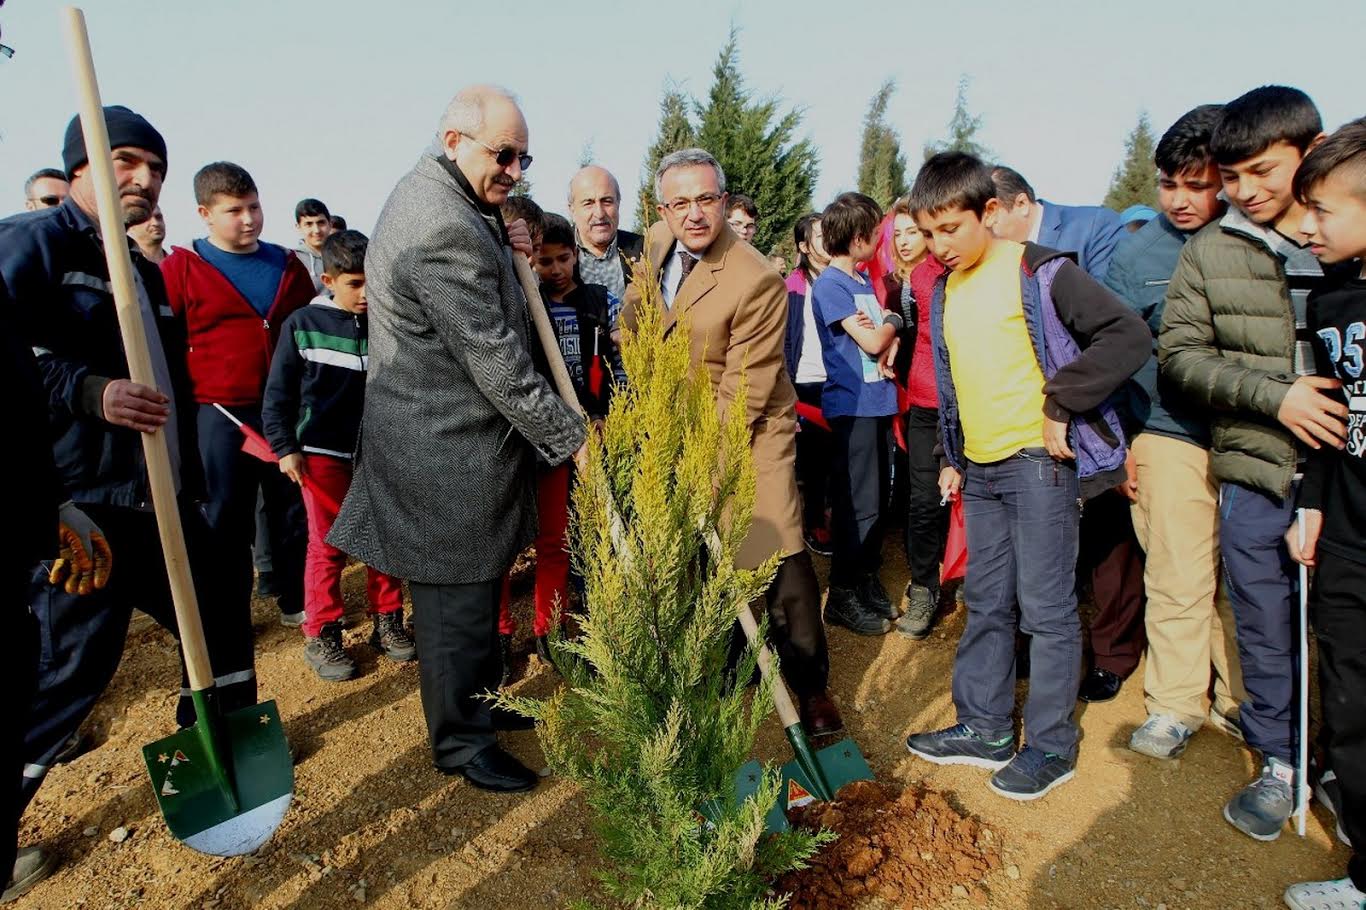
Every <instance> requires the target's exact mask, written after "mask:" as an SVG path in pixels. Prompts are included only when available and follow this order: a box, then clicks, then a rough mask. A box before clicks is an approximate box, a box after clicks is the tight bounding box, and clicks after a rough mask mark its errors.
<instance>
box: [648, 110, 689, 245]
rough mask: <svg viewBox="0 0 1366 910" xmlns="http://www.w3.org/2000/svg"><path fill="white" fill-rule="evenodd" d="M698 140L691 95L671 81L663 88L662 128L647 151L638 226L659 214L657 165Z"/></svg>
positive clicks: (660, 122) (649, 221)
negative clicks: (684, 92)
mask: <svg viewBox="0 0 1366 910" xmlns="http://www.w3.org/2000/svg"><path fill="white" fill-rule="evenodd" d="M696 144H697V134H696V132H695V131H694V130H693V126H692V121H691V120H689V119H688V97H687V96H686V95H684V94H683V93H682V92H681V91H679V90H678V89H677V88H676V87H674V86H672V85H670V86H668V87H666V88H665V89H664V97H663V99H662V100H661V101H660V102H659V132H658V133H657V134H656V135H655V141H654V142H653V143H652V144H651V145H650V148H649V150H648V151H647V152H646V153H645V165H644V168H643V171H644V172H643V174H642V175H641V181H640V196H639V208H638V209H637V211H636V230H637V231H639V232H641V233H644V231H645V228H646V227H648V226H649V224H650V223H651V222H652V221H654V220H655V219H656V218H657V217H658V216H657V215H656V214H655V202H656V200H655V168H656V167H658V166H659V162H660V161H661V160H662V159H663V158H664V156H665V155H667V154H669V153H670V152H676V151H678V150H679V149H685V148H688V147H689V146H693V145H696Z"/></svg>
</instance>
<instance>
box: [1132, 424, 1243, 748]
mask: <svg viewBox="0 0 1366 910" xmlns="http://www.w3.org/2000/svg"><path fill="white" fill-rule="evenodd" d="M1133 456H1134V463H1135V466H1136V468H1137V473H1138V501H1137V502H1136V503H1134V505H1133V519H1134V532H1135V533H1136V534H1137V535H1138V542H1139V544H1140V545H1141V546H1142V547H1143V550H1144V552H1145V553H1146V554H1147V567H1146V569H1145V570H1144V573H1143V582H1144V585H1145V587H1146V588H1147V591H1148V608H1147V613H1146V620H1145V624H1146V627H1147V633H1148V662H1147V667H1146V669H1145V671H1144V677H1143V694H1144V701H1145V707H1146V708H1147V710H1148V714H1149V715H1153V714H1169V715H1171V716H1173V717H1175V718H1176V719H1177V720H1179V721H1180V722H1181V723H1183V724H1185V725H1186V726H1187V727H1189V728H1190V729H1191V730H1198V729H1200V726H1201V725H1202V724H1203V723H1204V722H1205V719H1206V717H1207V716H1208V710H1209V691H1210V668H1211V667H1213V669H1214V708H1215V710H1217V711H1219V712H1220V713H1221V714H1225V715H1231V716H1236V714H1237V711H1238V705H1239V704H1240V703H1241V702H1242V701H1243V700H1244V699H1245V698H1246V697H1247V696H1246V693H1245V692H1244V691H1243V680H1242V674H1241V672H1240V671H1239V667H1238V647H1237V643H1236V641H1235V639H1234V624H1233V613H1232V610H1231V608H1230V606H1229V602H1228V598H1227V597H1225V596H1224V592H1223V586H1222V585H1221V584H1219V484H1218V483H1217V482H1216V481H1215V479H1214V477H1213V475H1212V474H1211V473H1210V467H1209V452H1208V451H1206V450H1205V449H1202V448H1200V447H1199V446H1197V445H1194V444H1192V443H1189V442H1184V441H1182V440H1179V439H1173V438H1171V437H1168V436H1159V435H1157V434H1154V433H1143V434H1140V435H1139V436H1138V437H1137V438H1136V439H1135V440H1134V443H1133Z"/></svg>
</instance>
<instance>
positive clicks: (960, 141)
mask: <svg viewBox="0 0 1366 910" xmlns="http://www.w3.org/2000/svg"><path fill="white" fill-rule="evenodd" d="M969 81H970V80H969V79H968V77H967V75H966V74H964V75H962V76H959V77H958V95H957V97H956V98H955V99H954V102H953V116H952V117H950V118H949V136H948V138H947V139H942V140H939V141H938V142H930V143H928V144H926V146H925V157H926V158H928V157H930V156H931V155H933V154H936V153H938V152H967V153H968V154H969V155H975V156H977V157H978V158H981V159H982V160H983V161H990V160H991V159H992V157H993V156H992V154H991V150H990V149H988V148H987V147H986V146H985V145H982V144H981V143H980V142H978V141H977V132H978V131H979V130H980V129H981V128H982V118H981V117H980V116H977V115H974V114H972V113H971V112H970V111H969V110H968V84H969Z"/></svg>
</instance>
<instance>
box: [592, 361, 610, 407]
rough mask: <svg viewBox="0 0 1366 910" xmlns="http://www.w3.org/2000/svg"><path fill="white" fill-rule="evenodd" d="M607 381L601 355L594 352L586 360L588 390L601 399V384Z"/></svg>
mask: <svg viewBox="0 0 1366 910" xmlns="http://www.w3.org/2000/svg"><path fill="white" fill-rule="evenodd" d="M606 381H607V371H606V370H605V369H603V365H602V355H601V354H594V355H593V356H592V357H591V358H590V359H589V361H588V392H589V394H591V395H592V396H593V397H594V398H596V399H598V400H599V401H601V400H602V389H603V385H604V384H605V383H606Z"/></svg>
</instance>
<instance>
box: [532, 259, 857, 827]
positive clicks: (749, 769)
mask: <svg viewBox="0 0 1366 910" xmlns="http://www.w3.org/2000/svg"><path fill="white" fill-rule="evenodd" d="M512 258H513V261H514V263H515V264H516V267H517V277H518V279H519V280H520V281H521V284H522V292H523V294H525V295H526V299H527V303H528V308H529V309H530V310H531V320H532V322H533V323H535V325H536V334H537V336H538V337H539V338H540V341H541V347H542V348H544V349H545V354H546V359H547V360H548V361H549V363H550V372H551V375H552V376H553V377H554V380H555V388H556V390H557V391H558V392H559V394H560V397H561V398H563V399H564V400H565V401H566V402H568V403H569V405H570V407H572V408H574V409H575V410H576V411H578V412H579V413H580V414H582V413H583V407H582V405H580V404H579V400H578V396H576V395H575V394H574V386H573V383H571V382H570V380H569V371H568V370H566V369H565V366H564V358H563V357H561V356H560V344H559V342H558V341H557V340H556V338H555V330H554V328H553V327H552V326H551V324H550V315H549V314H548V313H547V312H546V309H545V304H544V303H543V302H542V301H541V293H540V289H539V286H538V282H537V281H536V277H535V276H534V275H533V274H532V272H531V266H530V265H529V264H528V263H527V261H526V259H525V258H524V257H522V256H519V255H515V254H514V255H513V257H512ZM611 518H612V524H613V526H614V527H613V536H614V537H616V536H618V534H619V532H618V528H619V526H620V519H619V518H618V517H617V516H616V515H615V514H614V515H612V516H611ZM711 536H712V539H713V541H715V532H712V535H711ZM711 546H712V547H713V549H719V541H715V542H714V543H712V544H711ZM739 618H740V627H741V628H743V629H744V630H745V638H747V639H748V640H749V642H750V644H751V645H755V646H757V647H758V649H759V672H760V673H762V674H763V676H764V678H765V679H771V680H772V681H773V704H774V707H775V708H776V709H777V711H778V720H779V722H780V723H782V725H783V732H784V733H786V734H787V741H788V742H789V743H791V745H792V752H793V755H794V758H793V760H792V761H790V762H788V763H787V764H785V765H783V767H782V769H781V773H782V778H783V782H782V788H781V789H780V790H779V793H778V801H777V802H776V803H775V804H774V805H773V806H772V807H771V808H770V809H769V811H768V815H767V817H766V819H765V821H766V824H767V830H768V831H769V832H770V833H777V832H779V831H784V830H786V829H787V814H786V813H787V810H788V809H791V808H794V807H796V806H804V805H806V804H807V803H809V802H812V801H814V800H818V799H819V800H832V799H834V798H835V793H836V792H837V791H838V790H839V788H840V787H843V786H844V785H845V784H847V783H849V782H850V781H855V780H872V779H873V772H872V770H871V769H870V768H869V767H868V762H867V760H866V759H865V758H864V757H863V753H862V752H861V751H859V747H858V745H857V744H856V743H855V742H854V741H853V740H852V739H842V740H840V741H839V742H837V743H835V744H834V745H833V746H826V747H825V748H824V749H821V750H820V751H819V752H817V751H816V750H814V749H813V748H812V747H811V741H810V740H809V739H807V736H806V731H805V730H803V729H802V722H801V718H800V717H799V716H798V714H797V709H796V707H795V706H794V705H793V704H792V696H791V695H789V694H788V691H787V686H786V685H785V684H784V683H783V680H782V677H781V676H780V675H778V674H776V673H774V671H773V666H772V655H771V654H770V653H769V649H768V645H766V644H765V643H764V642H763V641H762V640H760V639H759V627H758V624H757V623H756V622H755V621H754V616H753V614H752V613H750V609H749V606H748V605H745V606H743V607H741V608H740V615H739ZM762 780H763V768H762V767H761V766H760V764H759V762H757V761H753V760H751V761H748V762H746V763H745V764H743V765H741V766H740V769H739V770H738V771H737V772H736V773H735V791H736V792H735V795H736V799H737V801H739V802H743V801H744V800H746V799H748V798H749V797H750V796H752V795H753V794H754V792H755V791H756V790H758V788H759V784H760V783H761V782H762ZM702 814H703V815H704V816H705V815H706V814H707V807H706V806H703V807H702Z"/></svg>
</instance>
